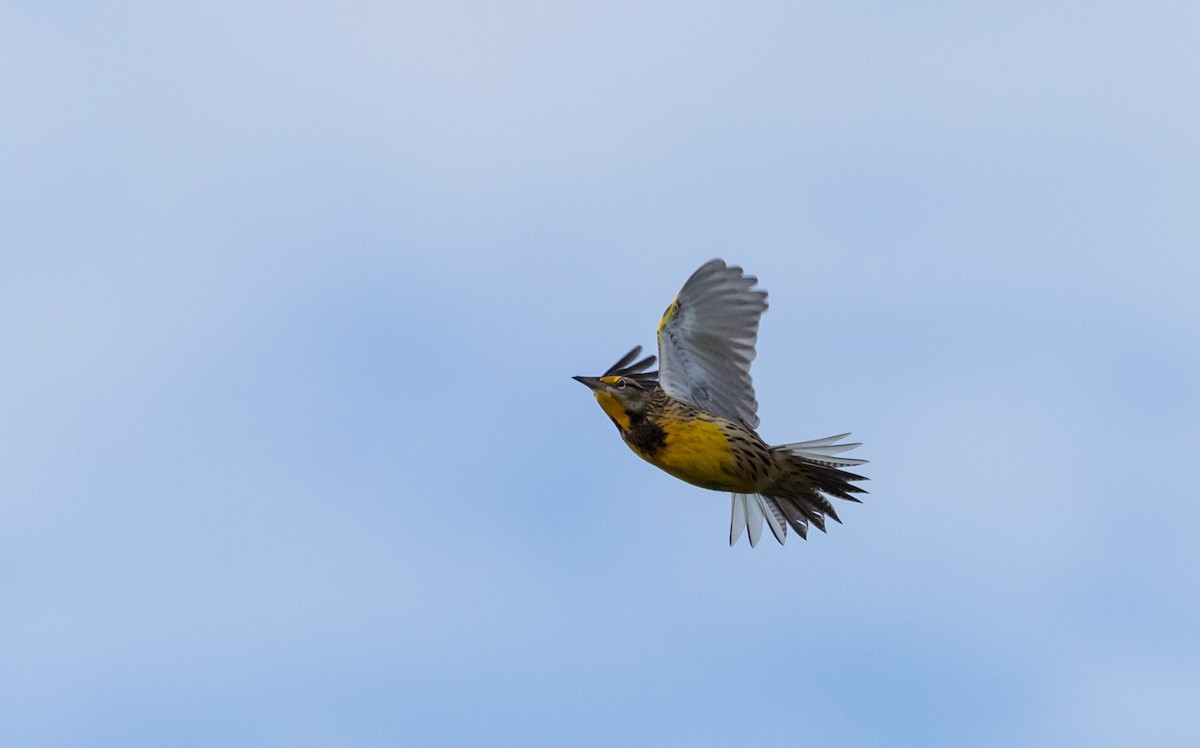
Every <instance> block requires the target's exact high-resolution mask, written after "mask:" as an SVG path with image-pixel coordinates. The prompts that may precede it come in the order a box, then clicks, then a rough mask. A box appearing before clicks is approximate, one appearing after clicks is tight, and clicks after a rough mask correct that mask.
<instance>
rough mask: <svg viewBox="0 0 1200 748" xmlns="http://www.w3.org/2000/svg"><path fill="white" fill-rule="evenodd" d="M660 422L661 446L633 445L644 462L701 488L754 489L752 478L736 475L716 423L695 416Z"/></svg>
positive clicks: (742, 490)
mask: <svg viewBox="0 0 1200 748" xmlns="http://www.w3.org/2000/svg"><path fill="white" fill-rule="evenodd" d="M660 425H661V426H662V428H663V432H664V439H663V444H662V446H661V447H659V448H658V449H656V450H654V451H653V452H645V451H643V450H640V449H637V448H636V447H635V448H634V451H635V452H637V453H638V454H639V455H640V456H641V457H642V458H644V459H645V460H646V461H648V462H650V463H651V464H653V465H655V466H657V467H659V468H661V469H662V470H664V471H666V472H668V473H670V474H671V475H673V476H675V477H676V478H679V479H680V480H684V481H687V482H688V483H691V484H693V485H696V486H700V487H701V488H711V489H713V490H717V491H735V492H752V491H754V490H755V485H754V483H753V482H752V481H750V480H748V478H747V477H746V476H742V475H739V473H738V470H737V468H736V465H735V463H734V460H733V456H732V455H731V454H730V445H729V440H728V439H727V438H726V437H725V434H724V433H723V432H722V431H721V429H720V427H719V426H717V424H715V423H712V422H711V421H705V420H700V419H696V420H689V421H683V422H675V423H662V424H660ZM631 446H632V445H631Z"/></svg>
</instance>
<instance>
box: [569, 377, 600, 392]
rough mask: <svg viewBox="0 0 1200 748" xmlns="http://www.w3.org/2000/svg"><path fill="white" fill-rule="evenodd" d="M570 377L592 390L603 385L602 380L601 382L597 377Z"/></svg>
mask: <svg viewBox="0 0 1200 748" xmlns="http://www.w3.org/2000/svg"><path fill="white" fill-rule="evenodd" d="M571 379H574V380H575V381H576V382H579V383H580V384H582V385H585V386H587V387H589V388H591V389H593V390H598V389H600V388H601V387H603V386H604V382H601V381H600V378H599V377H571Z"/></svg>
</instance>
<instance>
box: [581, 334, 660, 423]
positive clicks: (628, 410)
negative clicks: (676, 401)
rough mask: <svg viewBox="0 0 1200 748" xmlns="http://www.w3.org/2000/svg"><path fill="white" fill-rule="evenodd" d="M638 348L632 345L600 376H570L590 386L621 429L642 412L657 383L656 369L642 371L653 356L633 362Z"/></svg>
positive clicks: (649, 365)
mask: <svg viewBox="0 0 1200 748" xmlns="http://www.w3.org/2000/svg"><path fill="white" fill-rule="evenodd" d="M641 352H642V349H641V346H639V347H637V348H634V349H633V350H632V351H630V352H629V353H627V354H625V356H624V358H622V359H621V360H620V361H618V362H617V363H615V364H613V365H612V366H610V367H609V369H608V371H606V372H605V373H604V376H600V377H574V379H575V381H577V382H580V383H581V384H584V385H586V386H587V387H588V388H589V389H591V391H592V394H593V395H595V396H596V401H597V402H599V403H600V407H601V408H603V409H604V412H605V413H607V414H608V416H609V418H612V419H613V421H615V422H616V424H617V426H619V427H620V428H622V429H628V428H629V426H630V422H631V421H633V420H637V419H638V418H639V417H640V416H643V415H645V413H646V411H647V410H648V409H649V407H650V397H651V395H652V393H653V392H654V388H655V387H657V386H658V380H657V379H656V374H657V372H647V371H645V370H646V369H648V368H649V367H651V366H653V365H654V356H647V357H646V358H644V359H642V360H640V361H637V362H636V363H633V361H634V359H636V358H637V357H638V355H639V354H640V353H641Z"/></svg>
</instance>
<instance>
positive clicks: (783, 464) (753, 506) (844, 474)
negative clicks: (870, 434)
mask: <svg viewBox="0 0 1200 748" xmlns="http://www.w3.org/2000/svg"><path fill="white" fill-rule="evenodd" d="M847 436H849V434H839V435H838V436H830V437H826V438H824V439H813V440H811V441H807V442H796V443H794V444H781V445H779V446H776V447H771V455H772V457H773V458H774V460H775V463H776V465H777V466H778V469H779V475H778V477H777V478H776V479H775V481H774V482H773V483H772V485H770V486H769V487H768V488H767V489H766V490H765V491H763V492H762V494H757V495H755V494H734V495H733V510H732V515H731V517H730V526H729V544H730V545H733V544H734V543H736V542H737V540H738V538H740V537H741V535H742V529H743V528H745V529H746V530H747V531H748V534H749V536H750V546H751V547H754V546H756V545H758V540H759V537H760V536H761V535H762V523H763V520H764V519H765V520H767V523H768V526H770V528H771V533H772V534H773V535H774V536H775V539H776V540H778V541H779V542H780V544H782V543H783V542H784V541H785V540H786V539H787V531H788V528H789V527H791V528H792V529H793V530H794V531H795V532H796V533H797V534H798V535H800V537H801V538H807V537H808V526H809V524H810V523H811V524H812V525H813V526H814V527H816V528H817V529H818V530H820V531H821V532H825V519H826V517H828V518H830V519H832V520H833V521H835V522H838V523H839V524H840V523H841V521H842V520H841V519H840V518H839V517H838V515H837V511H836V510H835V509H834V507H833V502H831V501H830V500H829V497H833V498H837V499H843V500H845V501H853V502H856V503H857V502H859V499H858V498H857V497H856V496H855V495H854V494H862V493H866V491H865V490H863V489H862V488H859V487H858V486H855V485H853V481H862V480H867V479H866V478H865V477H863V476H861V475H858V474H856V473H851V472H849V471H846V470H842V469H841V468H843V467H848V466H851V465H861V464H863V463H865V462H866V460H857V459H851V458H847V457H834V455H837V454H839V453H841V452H845V451H848V450H851V449H854V448H855V447H857V446H859V444H857V443H851V444H839V443H838V442H839V441H841V440H842V439H844V438H845V437H847Z"/></svg>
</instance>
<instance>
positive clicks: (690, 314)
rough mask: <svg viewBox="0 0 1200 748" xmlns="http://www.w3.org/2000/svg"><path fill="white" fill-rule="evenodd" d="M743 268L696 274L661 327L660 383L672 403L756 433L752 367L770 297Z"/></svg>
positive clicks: (706, 268)
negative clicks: (751, 377) (759, 323)
mask: <svg viewBox="0 0 1200 748" xmlns="http://www.w3.org/2000/svg"><path fill="white" fill-rule="evenodd" d="M757 282H758V279H757V278H755V277H754V276H752V275H746V274H745V273H744V272H742V269H741V268H740V267H727V266H726V265H725V262H724V261H723V260H711V261H710V262H707V263H705V264H704V265H702V266H701V267H700V269H699V270H697V271H696V272H695V273H692V277H691V278H688V280H687V283H684V284H683V289H682V290H680V292H679V295H678V296H676V297H675V300H674V301H672V302H671V306H669V307H667V311H666V313H665V314H663V318H662V321H660V322H659V323H658V359H659V372H658V379H659V383H660V384H661V385H662V388H663V390H664V391H665V392H666V393H667V394H668V395H670V396H671V397H673V398H676V399H678V400H683V401H684V402H688V403H691V404H692V405H695V406H696V407H698V408H702V409H704V410H707V411H708V412H709V413H713V414H715V415H718V416H721V417H722V418H728V419H729V420H731V421H737V422H739V423H741V424H742V425H743V426H745V427H746V428H749V429H754V428H757V427H758V415H757V412H756V411H757V410H758V402H757V401H755V399H754V385H753V384H752V383H751V381H750V362H751V361H753V360H754V344H755V343H756V342H758V319H759V317H761V316H762V313H763V312H764V311H765V310H766V308H767V292H766V291H762V290H757V289H756V290H751V286H753V285H754V284H755V283H757Z"/></svg>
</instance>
